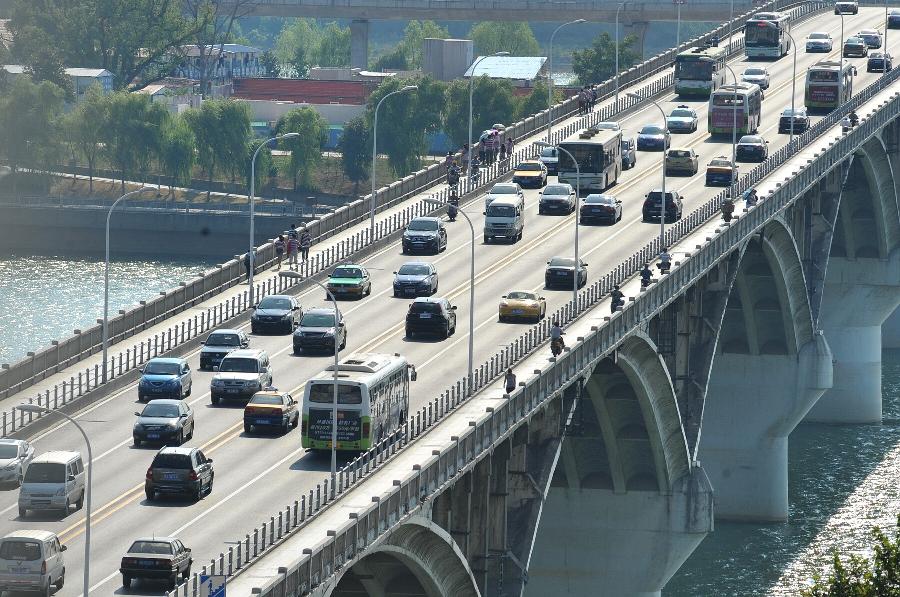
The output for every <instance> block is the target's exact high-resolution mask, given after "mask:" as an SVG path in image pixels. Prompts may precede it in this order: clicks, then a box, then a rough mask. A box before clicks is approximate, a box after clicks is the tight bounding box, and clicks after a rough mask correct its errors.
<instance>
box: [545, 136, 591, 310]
mask: <svg viewBox="0 0 900 597" xmlns="http://www.w3.org/2000/svg"><path fill="white" fill-rule="evenodd" d="M534 146H535V147H553V148H555V149H556V150H557V151H561V152H563V153H565V154H566V155H567V156H569V159H570V160H572V163H573V164H575V274H574V281H573V284H572V304H573V305H577V304H578V280H579V278H580V274H581V259H579V254H578V227H579V226H580V225H581V221H580V220H581V218H580V216H581V209H580V207H581V205H580V203H579V202H580V201H581V168H580V167H579V166H578V160H576V159H575V156H573V155H572V154H571V153H569V152H568V150H566V149H564V148H562V147H560V146H559V145H554V144H552V143H546V142H544V141H535V142H534Z"/></svg>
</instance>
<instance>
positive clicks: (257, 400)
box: [249, 394, 284, 404]
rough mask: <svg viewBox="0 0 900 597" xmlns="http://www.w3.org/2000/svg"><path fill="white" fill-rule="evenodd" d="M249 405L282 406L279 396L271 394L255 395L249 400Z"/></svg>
mask: <svg viewBox="0 0 900 597" xmlns="http://www.w3.org/2000/svg"><path fill="white" fill-rule="evenodd" d="M249 404H284V402H283V401H282V400H281V396H273V395H271V394H255V395H254V396H253V398H251V399H250V402H249Z"/></svg>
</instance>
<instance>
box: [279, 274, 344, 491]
mask: <svg viewBox="0 0 900 597" xmlns="http://www.w3.org/2000/svg"><path fill="white" fill-rule="evenodd" d="M278 275H279V276H281V277H282V278H293V279H295V280H303V279H304V278H303V276H302V275H301V274H300V272H279V274H278ZM307 280H308V281H309V282H312V283H313V284H315V285H317V286H318V287H319V288H321V289H322V290H324V291H325V294H327V295H328V300H330V301H331V304H332V306H333V307H334V382H333V383H334V394H333V398H332V405H331V497H334V496H335V495H337V483H336V481H337V409H338V366H339V358H340V357H339V354H340V351H341V343H340V342H338V334H339V333H340V326H341V311H340V309H338V304H337V300H336V299H335V298H334V295H333V294H332V293H331V291H330V290H328V287H327V286H325V285H324V284H322V283H321V282H319V281H317V280H313V279H312V278H307Z"/></svg>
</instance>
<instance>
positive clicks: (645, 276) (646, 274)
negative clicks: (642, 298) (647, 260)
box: [641, 268, 653, 288]
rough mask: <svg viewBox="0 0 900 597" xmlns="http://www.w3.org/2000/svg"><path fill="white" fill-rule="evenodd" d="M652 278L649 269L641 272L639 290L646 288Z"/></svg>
mask: <svg viewBox="0 0 900 597" xmlns="http://www.w3.org/2000/svg"><path fill="white" fill-rule="evenodd" d="M652 278H653V272H651V271H650V270H649V269H647V268H644V269H643V270H641V288H647V287H648V286H650V280H651V279H652Z"/></svg>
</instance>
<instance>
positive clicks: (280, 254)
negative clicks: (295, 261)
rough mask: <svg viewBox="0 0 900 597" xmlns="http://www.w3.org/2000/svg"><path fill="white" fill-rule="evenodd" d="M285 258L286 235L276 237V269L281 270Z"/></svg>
mask: <svg viewBox="0 0 900 597" xmlns="http://www.w3.org/2000/svg"><path fill="white" fill-rule="evenodd" d="M283 258H284V236H282V235H281V234H279V235H278V238H276V239H275V271H281V260H282V259H283Z"/></svg>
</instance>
